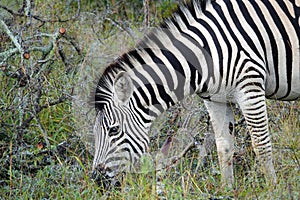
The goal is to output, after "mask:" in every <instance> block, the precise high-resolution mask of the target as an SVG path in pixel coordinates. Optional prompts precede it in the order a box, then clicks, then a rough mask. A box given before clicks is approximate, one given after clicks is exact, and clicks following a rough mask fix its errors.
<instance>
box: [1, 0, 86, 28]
mask: <svg viewBox="0 0 300 200" xmlns="http://www.w3.org/2000/svg"><path fill="white" fill-rule="evenodd" d="M26 2H27V3H26V5H27V6H26V8H25V13H20V12H16V11H14V10H12V9H10V8H8V7H6V6H4V5H1V4H0V8H2V9H4V10H6V11H7V12H9V13H10V14H11V15H14V16H19V17H32V18H33V19H35V20H38V21H41V22H44V23H45V22H51V23H53V22H68V21H71V20H74V19H76V18H78V17H79V15H80V9H81V8H80V0H77V10H76V13H75V14H74V15H73V16H72V17H70V18H67V19H60V18H58V19H45V18H43V17H41V16H39V15H31V13H30V9H31V4H30V0H26Z"/></svg>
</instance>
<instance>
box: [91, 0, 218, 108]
mask: <svg viewBox="0 0 300 200" xmlns="http://www.w3.org/2000/svg"><path fill="white" fill-rule="evenodd" d="M213 1H215V0H191V1H188V2H183V3H180V4H179V5H178V8H177V10H176V11H175V12H174V13H173V14H172V16H171V17H169V18H166V19H164V20H163V22H162V23H161V24H160V25H159V26H157V27H156V28H154V30H152V31H150V32H149V33H148V34H147V35H146V36H145V37H144V38H143V39H142V40H141V41H140V42H138V44H137V45H136V46H135V48H132V49H131V50H129V51H128V52H127V53H124V54H122V55H120V56H119V57H118V58H117V59H116V60H115V61H114V62H112V63H111V64H110V65H108V66H107V67H106V68H105V69H104V71H103V73H102V75H101V77H100V79H99V81H98V83H97V86H96V89H95V93H94V94H92V95H94V99H95V107H96V109H101V107H102V105H101V103H98V102H100V101H101V100H102V99H103V97H101V96H100V95H97V94H99V93H106V95H105V96H106V97H108V95H107V94H108V93H110V92H111V93H112V88H113V87H112V86H113V77H115V76H116V75H117V74H118V72H120V71H126V70H125V69H124V68H123V64H126V65H128V66H129V67H131V68H134V66H133V65H132V64H131V58H138V53H137V52H138V51H139V49H143V48H151V45H149V43H148V41H149V39H150V40H151V38H152V37H153V36H155V35H156V34H159V31H157V30H159V29H170V26H169V25H170V24H176V23H177V20H178V17H179V18H180V19H185V18H186V17H187V15H189V16H192V17H193V18H199V16H200V15H201V14H202V13H203V12H204V11H205V10H206V8H207V6H208V5H209V4H211V2H213Z"/></svg>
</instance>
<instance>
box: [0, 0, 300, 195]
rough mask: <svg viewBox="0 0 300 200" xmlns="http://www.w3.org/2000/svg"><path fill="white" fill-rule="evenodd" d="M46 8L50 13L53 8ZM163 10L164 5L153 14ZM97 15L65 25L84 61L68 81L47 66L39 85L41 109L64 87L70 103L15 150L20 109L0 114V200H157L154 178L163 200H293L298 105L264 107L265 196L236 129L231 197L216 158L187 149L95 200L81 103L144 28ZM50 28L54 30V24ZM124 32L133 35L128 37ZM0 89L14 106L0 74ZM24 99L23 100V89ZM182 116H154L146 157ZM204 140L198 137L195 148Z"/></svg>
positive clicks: (297, 174)
mask: <svg viewBox="0 0 300 200" xmlns="http://www.w3.org/2000/svg"><path fill="white" fill-rule="evenodd" d="M37 2H38V3H40V4H42V3H43V2H41V1H37ZM51 5H52V6H53V8H54V7H55V6H58V5H54V4H51ZM164 7H166V5H162V6H161V7H160V8H159V9H163V8H164ZM159 9H158V10H159ZM73 12H74V11H73ZM99 12H100V11H99ZM101 12H103V11H101ZM101 12H100V13H97V12H96V11H95V12H88V11H86V12H84V13H83V14H82V16H81V17H80V18H79V19H78V20H77V21H75V22H73V23H67V24H64V26H65V27H66V28H67V30H68V31H69V33H70V34H71V35H72V36H73V37H76V38H77V41H79V45H80V46H81V47H82V49H83V52H84V58H83V60H82V61H81V62H80V65H78V66H76V72H77V73H76V75H75V76H73V75H74V74H72V75H70V74H68V73H66V70H65V68H63V67H62V65H61V63H56V65H54V66H53V67H54V68H55V69H56V70H55V71H54V72H53V73H51V74H49V75H48V76H47V81H45V82H44V84H46V85H47V87H46V89H47V95H45V98H44V99H42V100H43V101H44V102H49V101H50V100H52V99H54V98H56V97H58V96H59V95H61V94H62V93H67V92H69V89H71V88H74V91H75V92H74V98H73V100H74V101H66V102H64V103H62V104H59V105H55V106H52V107H49V108H47V109H45V110H43V111H42V112H41V113H40V114H39V120H40V124H41V126H38V124H39V123H38V121H37V120H36V119H35V120H33V122H32V125H31V126H30V127H29V128H28V129H26V133H25V134H24V137H23V140H24V143H25V144H26V145H21V146H20V147H19V149H18V150H16V149H17V148H16V146H17V143H16V140H15V135H16V130H15V129H14V125H15V124H17V123H18V121H16V119H18V117H17V116H19V113H18V112H19V110H13V111H10V112H9V111H8V110H5V112H3V113H1V114H0V115H1V120H2V121H1V122H5V123H8V124H11V125H13V126H11V127H10V126H6V127H5V128H4V127H1V128H0V136H1V140H0V167H1V173H0V199H100V198H101V197H102V199H159V198H161V196H158V195H157V193H156V186H157V184H158V183H157V181H156V178H157V177H159V178H160V179H161V182H162V183H163V184H164V186H165V187H164V188H163V196H165V198H166V199H209V198H210V199H233V198H234V199H299V198H300V194H299V193H300V192H299V191H300V158H299V157H300V156H299V155H300V113H299V110H300V109H299V108H300V102H291V103H287V102H278V101H268V111H269V117H270V122H269V125H270V131H271V133H272V141H273V146H274V156H275V159H274V160H275V168H276V171H277V176H278V185H277V186H276V188H275V189H272V190H271V188H270V187H268V186H267V185H266V184H265V179H264V178H263V177H262V174H261V173H260V172H259V170H258V166H257V163H256V159H255V156H254V154H253V151H252V148H251V145H249V140H248V139H247V137H248V136H247V134H246V130H245V124H243V123H242V124H239V125H238V126H237V127H236V152H238V153H237V155H236V156H235V164H236V165H235V168H234V170H235V178H236V182H235V189H234V190H230V189H226V188H223V187H221V183H220V173H219V169H218V161H217V156H216V152H215V148H214V147H212V154H210V155H208V156H207V157H206V161H205V162H204V161H203V162H202V160H200V159H199V157H201V156H202V153H203V152H202V151H200V150H199V149H193V150H191V151H189V152H188V153H187V154H186V155H185V157H184V158H182V159H181V160H179V162H178V164H177V165H176V166H174V167H172V168H170V169H169V170H167V171H165V172H161V173H160V174H156V173H155V172H153V171H150V172H148V173H137V174H132V173H128V174H125V175H124V178H123V180H122V182H121V186H120V188H119V189H117V188H115V189H111V190H110V191H108V192H109V193H106V196H102V195H103V194H102V193H101V190H102V188H99V187H98V186H97V184H96V183H94V182H93V181H92V180H91V179H90V175H91V174H90V171H91V164H92V158H93V143H92V142H91V141H92V138H91V136H92V135H91V134H92V131H91V130H92V124H93V119H94V114H95V113H93V110H92V108H91V107H90V106H89V104H88V103H87V102H88V100H89V93H90V90H91V86H92V85H93V84H94V80H97V78H98V77H99V74H100V73H99V71H101V70H102V68H103V67H104V66H105V65H106V64H107V63H109V62H111V61H112V60H113V59H114V58H115V57H116V56H118V55H120V54H121V53H124V52H126V51H127V49H128V48H130V47H132V46H134V44H135V43H136V42H137V41H138V38H140V37H141V36H142V35H143V31H144V29H143V28H141V27H143V25H142V24H141V22H140V21H142V20H140V21H139V24H138V25H137V24H136V23H133V22H132V21H130V20H128V21H126V23H127V26H126V27H125V28H126V30H127V31H124V30H121V29H119V28H118V27H113V28H111V29H109V27H110V26H107V23H108V22H105V27H106V28H105V29H103V27H104V26H101V23H102V22H103V21H102V18H101V17H102V16H103V13H101ZM152 17H153V16H152ZM116 19H119V18H116ZM134 20H136V18H134ZM155 20H156V18H155ZM155 20H154V18H153V21H155ZM95 24H96V25H97V24H100V25H99V26H95ZM56 26H57V27H56ZM50 27H52V29H51V30H54V29H56V28H58V27H59V25H57V24H54V25H51V26H50ZM107 27H108V28H107ZM128 31H131V33H132V34H131V35H130V34H128ZM132 36H134V37H132ZM70 52H71V51H70ZM0 73H1V72H0ZM74 73H75V72H74ZM71 79H74V80H71ZM0 84H1V85H0V88H1V98H0V99H1V100H0V102H1V104H0V106H2V107H1V108H4V107H5V108H6V107H9V105H15V104H14V101H13V100H14V97H15V95H17V94H16V93H14V91H16V90H19V91H22V88H21V89H20V88H18V87H16V83H15V81H14V80H11V79H9V78H7V77H5V76H2V74H1V78H0ZM23 92H24V93H25V94H26V93H28V92H30V90H29V91H25V90H23ZM4 94H8V95H4ZM193 106H195V107H192V108H189V109H199V112H198V113H197V115H195V116H193V117H194V118H193V121H192V122H193V124H197V131H199V132H200V133H204V132H207V130H206V129H207V123H206V122H207V113H206V111H205V109H203V105H202V104H201V101H200V100H199V99H198V98H195V99H194V100H193ZM175 113H179V116H178V117H177V118H175V119H174V117H173V116H174V114H175ZM188 113H189V110H186V109H184V106H183V105H182V104H180V105H177V106H176V108H172V109H170V110H169V111H167V112H166V113H165V114H164V115H163V116H161V117H159V119H158V120H157V121H156V122H155V124H154V127H153V129H152V132H151V138H153V147H151V151H156V150H157V149H158V147H157V145H161V144H162V141H164V139H165V137H166V135H167V134H168V133H169V132H170V131H172V130H174V131H175V132H180V131H182V130H180V129H179V128H180V124H182V122H183V121H184V119H185V118H186V117H187V115H188ZM236 114H237V115H236V120H237V121H238V120H239V119H240V117H241V116H240V115H239V113H238V112H237V113H236ZM199 120H200V121H199ZM191 126H194V125H191ZM45 132H46V133H47V139H48V140H49V143H50V146H45V147H41V146H39V142H44V137H45V135H44V133H45ZM157 133H158V135H157ZM203 137H204V136H203V135H199V138H198V139H199V141H200V142H201V141H202V140H203ZM158 138H160V140H159V141H157V139H158ZM62 142H63V143H62ZM200 161H201V162H200ZM144 167H145V169H146V168H147V166H144Z"/></svg>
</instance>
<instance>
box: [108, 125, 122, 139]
mask: <svg viewBox="0 0 300 200" xmlns="http://www.w3.org/2000/svg"><path fill="white" fill-rule="evenodd" d="M119 131H120V126H118V125H117V126H112V127H110V128H109V130H108V136H110V137H111V136H114V135H116V134H117V133H119Z"/></svg>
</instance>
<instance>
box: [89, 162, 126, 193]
mask: <svg viewBox="0 0 300 200" xmlns="http://www.w3.org/2000/svg"><path fill="white" fill-rule="evenodd" d="M109 171H110V170H109V169H106V170H105V171H104V170H103V169H102V168H101V167H97V168H96V169H95V170H94V171H93V172H92V175H91V179H92V180H94V181H95V182H96V183H97V185H98V186H99V187H100V190H101V191H102V192H105V191H108V190H110V189H112V188H114V189H117V188H120V187H121V180H119V177H115V176H112V175H111V173H109Z"/></svg>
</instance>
